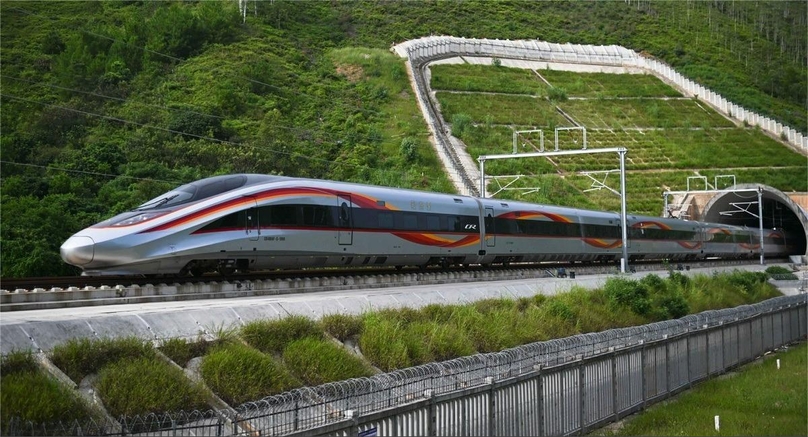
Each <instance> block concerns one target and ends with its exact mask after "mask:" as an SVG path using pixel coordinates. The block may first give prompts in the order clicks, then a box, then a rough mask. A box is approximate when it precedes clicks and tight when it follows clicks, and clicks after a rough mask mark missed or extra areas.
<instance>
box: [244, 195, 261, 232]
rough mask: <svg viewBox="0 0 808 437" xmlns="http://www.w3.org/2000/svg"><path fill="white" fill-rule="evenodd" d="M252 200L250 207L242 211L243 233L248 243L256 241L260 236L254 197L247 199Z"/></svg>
mask: <svg viewBox="0 0 808 437" xmlns="http://www.w3.org/2000/svg"><path fill="white" fill-rule="evenodd" d="M249 199H251V200H252V202H251V203H250V207H249V208H247V209H245V210H244V232H245V233H246V234H247V238H249V239H250V241H258V238H259V237H260V236H261V229H260V228H259V227H258V208H256V207H255V206H256V201H255V197H249Z"/></svg>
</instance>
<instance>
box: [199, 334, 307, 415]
mask: <svg viewBox="0 0 808 437" xmlns="http://www.w3.org/2000/svg"><path fill="white" fill-rule="evenodd" d="M200 372H201V374H202V378H203V379H204V380H205V383H206V384H207V385H208V387H210V388H211V390H213V391H214V392H216V394H218V395H219V397H221V398H222V399H223V400H224V401H225V402H227V403H228V404H230V405H232V406H236V405H241V404H243V403H244V402H248V401H256V400H259V399H262V398H264V397H266V396H270V395H274V394H278V393H283V392H285V391H288V390H291V389H293V388H295V387H299V386H300V385H301V384H300V381H298V380H297V379H296V378H295V377H294V376H292V375H291V374H290V373H289V371H288V370H287V369H286V367H285V366H284V365H283V364H281V363H279V362H277V361H275V359H273V358H272V357H271V356H269V355H266V354H263V353H261V352H260V351H257V350H255V349H253V348H251V347H249V346H246V345H244V344H241V343H229V344H224V345H221V346H216V347H214V348H213V350H212V351H211V352H210V353H208V355H206V356H205V358H204V359H203V360H202V366H201V367H200Z"/></svg>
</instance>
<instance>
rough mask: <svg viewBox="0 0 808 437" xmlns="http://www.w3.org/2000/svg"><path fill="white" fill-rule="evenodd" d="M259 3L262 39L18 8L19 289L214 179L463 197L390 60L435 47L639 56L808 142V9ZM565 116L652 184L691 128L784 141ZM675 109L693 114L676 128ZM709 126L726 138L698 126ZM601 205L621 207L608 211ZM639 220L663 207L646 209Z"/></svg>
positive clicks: (252, 14)
mask: <svg viewBox="0 0 808 437" xmlns="http://www.w3.org/2000/svg"><path fill="white" fill-rule="evenodd" d="M248 3H249V11H248V13H247V14H246V22H245V23H242V17H241V14H240V13H239V11H238V2H236V1H235V0H234V1H221V2H207V1H167V2H149V1H105V2H91V1H87V2H17V1H13V2H12V1H7V2H2V3H0V57H1V59H0V61H1V62H0V74H1V75H2V76H1V77H0V80H1V81H2V91H0V103H1V104H2V111H0V117H1V118H0V123H1V127H2V136H1V137H0V161H2V162H0V165H2V167H1V168H0V177H1V178H2V180H0V190H2V192H1V193H2V205H1V206H0V207H1V209H0V214H2V225H0V240H1V241H2V256H1V257H0V268H2V273H1V274H2V276H3V277H17V276H43V275H62V274H70V273H75V272H76V271H75V270H74V269H72V268H71V267H69V266H66V265H65V264H64V263H62V261H61V260H60V259H59V256H58V247H59V245H60V244H61V243H62V242H63V241H64V240H65V239H66V238H67V237H68V236H69V235H71V234H72V233H74V232H76V231H77V230H79V229H81V228H83V227H85V226H88V225H90V224H92V223H94V222H97V221H99V220H101V219H103V218H106V217H108V216H110V215H111V214H114V213H117V212H120V211H123V210H126V209H128V208H131V207H133V206H135V205H137V204H139V203H141V202H143V201H145V200H147V199H149V198H151V197H152V196H154V195H156V194H158V193H160V192H163V191H165V190H167V189H169V188H171V187H173V186H176V185H178V184H180V183H184V182H188V181H191V180H194V179H198V178H201V177H206V176H211V175H214V174H221V173H229V172H258V173H278V174H286V175H293V176H304V177H317V178H329V179H339V180H351V181H361V182H368V183H374V184H382V185H389V186H402V187H412V188H420V189H427V190H436V191H451V190H452V187H451V185H450V183H449V182H448V177H447V176H446V175H445V174H443V173H442V172H440V171H438V170H437V169H439V168H440V164H439V161H438V160H437V158H436V157H435V155H434V152H433V151H432V148H431V147H430V145H429V142H428V130H427V128H426V125H425V124H424V121H423V118H422V116H421V114H420V111H419V109H418V107H417V105H416V102H415V99H414V96H413V94H412V90H411V87H410V85H409V80H408V77H407V74H406V69H405V65H404V62H403V61H402V60H401V59H399V58H397V57H395V56H394V55H392V54H391V53H390V52H389V50H388V49H389V47H390V45H391V44H393V43H399V42H402V41H405V40H408V39H412V38H419V37H423V36H428V35H431V34H447V35H455V36H465V37H475V38H476V37H479V38H501V39H502V38H510V39H530V38H536V39H542V40H546V41H550V42H560V43H564V42H571V43H580V44H603V45H608V44H620V45H623V46H625V47H628V48H630V49H633V50H636V51H640V52H644V53H646V54H648V55H651V56H655V57H657V58H659V59H661V60H663V61H665V62H667V63H669V64H671V65H673V66H674V67H676V68H677V69H678V70H679V71H680V72H682V73H683V74H685V75H686V76H688V77H690V78H691V79H693V80H695V81H697V82H699V83H701V84H703V85H705V86H707V87H710V88H712V89H713V90H715V91H717V92H719V93H721V94H722V95H724V96H725V97H727V98H728V99H730V100H732V101H733V102H735V103H738V104H740V105H742V106H744V107H747V108H749V109H753V110H756V111H759V112H761V113H763V114H765V115H768V116H771V117H774V118H776V119H778V120H780V121H782V122H783V123H785V124H787V125H790V126H792V127H795V128H797V129H799V130H801V131H804V132H808V128H807V127H806V124H808V122H807V121H806V120H808V116H806V114H807V112H806V90H807V89H808V84H807V83H806V82H807V80H806V76H807V74H806V53H807V52H808V51H807V50H806V40H805V38H804V35H805V34H806V28H807V24H806V16H807V15H808V14H806V8H808V6H806V3H805V2H802V1H794V2H762V1H760V2H734V1H715V2H709V3H707V2H648V1H627V2H622V1H621V2H618V1H609V2H527V1H524V2H523V1H515V2H488V1H463V2H454V1H449V2H446V1H434V2H395V1H382V2H362V1H357V2H345V1H333V2H297V1H290V0H274V1H272V2H248ZM254 8H257V10H256V9H254ZM555 80H557V81H558V82H557V83H558V84H559V85H558V86H560V87H564V88H566V90H567V93H568V95H570V96H573V95H580V96H583V97H588V98H590V99H595V100H597V99H601V98H602V99H608V98H611V97H612V96H611V95H610V94H609V92H611V91H604V90H603V89H601V88H598V86H595V85H592V84H590V85H587V87H586V88H582V89H580V90H577V89H575V88H574V86H575V84H576V82H577V80H578V79H576V78H567V79H566V80H571V81H572V82H571V83H570V84H564V82H562V81H563V80H565V79H564V78H555ZM468 82H469V83H470V84H471V85H469V86H470V87H472V88H467V89H464V91H477V90H476V89H474V88H473V87H474V86H485V83H484V82H485V78H482V79H475V80H472V79H469V81H468ZM478 82H479V83H478ZM551 83H552V81H551ZM615 86H616V87H617V84H615ZM618 88H619V87H618ZM640 88H642V89H644V90H646V91H642V90H639V91H638V90H636V89H635V90H632V91H633V92H640V93H642V92H651V93H661V94H654V95H655V96H656V95H664V96H666V97H671V96H668V95H667V94H665V93H670V90H665V91H659V90H658V89H659V88H660V87H659V86H658V85H655V84H643V85H642V86H641V87H640ZM504 92H508V93H512V94H514V95H512V96H508V97H507V98H503V99H502V101H501V103H498V104H502V105H509V107H510V108H513V109H512V112H513V113H514V114H517V113H519V111H528V110H529V111H534V113H531V114H528V115H529V116H530V117H534V118H532V119H530V120H527V121H525V124H526V125H533V124H534V123H535V121H534V119H535V117H536V115H535V114H539V116H541V111H543V110H544V109H543V107H542V104H540V103H536V104H535V106H534V107H529V108H524V107H522V106H523V105H521V104H520V102H521V101H523V100H524V99H525V98H527V97H528V96H531V98H533V99H534V100H537V99H536V98H535V97H537V96H540V95H541V92H542V91H541V90H540V89H539V88H537V89H536V90H535V91H525V90H524V89H522V88H519V87H518V86H516V87H515V88H514V89H509V90H507V91H504ZM615 92H617V91H615ZM576 93H578V94H576ZM444 97H445V96H441V98H444ZM451 98H455V99H463V98H473V96H471V97H469V96H466V95H463V94H457V95H454V94H453V95H452V97H451ZM508 99H511V100H508ZM455 103H456V104H459V105H462V104H463V102H462V101H459V100H458V101H456V102H455ZM493 103H494V102H492V104H493ZM615 103H616V102H615ZM563 104H564V105H568V109H569V111H572V112H574V113H576V114H577V115H576V116H578V117H580V118H581V120H586V123H587V124H589V123H592V125H593V127H594V126H597V127H599V128H602V129H603V131H602V134H603V136H600V135H593V136H591V137H590V140H591V141H593V142H595V141H599V142H601V143H603V144H614V143H615V142H619V141H623V139H621V138H620V136H621V135H630V136H631V138H632V139H636V140H637V141H639V140H640V138H642V139H643V140H646V139H650V141H649V142H647V143H642V144H643V146H642V147H643V148H644V149H645V148H647V149H649V153H648V154H647V155H643V157H642V158H641V160H642V161H643V165H650V166H648V167H646V168H647V169H649V170H652V169H654V167H653V165H651V164H648V163H650V162H654V159H658V160H663V161H672V162H673V164H672V166H671V168H670V169H668V171H680V170H681V171H683V172H684V173H687V172H688V171H690V169H692V168H693V167H692V166H690V165H687V164H682V162H681V161H682V160H684V159H690V158H694V157H693V156H692V155H693V154H692V153H690V152H684V153H677V152H676V150H677V147H678V146H680V145H681V144H679V143H678V142H677V137H676V134H673V133H671V132H674V131H673V130H671V131H670V132H669V131H668V128H670V129H677V128H678V129H680V131H681V132H680V133H679V135H683V136H684V138H683V140H684V141H694V142H698V141H701V142H703V143H705V144H707V143H709V141H707V140H704V139H703V138H702V136H708V137H716V136H722V135H739V136H740V137H741V138H742V139H743V140H744V141H746V140H747V137H748V141H751V142H764V143H765V142H766V141H767V140H765V139H762V138H760V137H759V135H757V134H754V133H753V132H750V131H749V130H744V129H739V130H738V132H735V130H734V129H733V128H730V129H731V130H732V133H730V132H728V131H727V130H726V128H727V126H722V125H721V123H723V122H722V119H721V117H719V116H717V115H712V116H710V117H708V118H705V117H703V116H697V115H696V114H699V115H700V113H699V112H698V111H699V110H698V108H697V107H694V106H693V105H695V103H694V102H692V101H689V100H664V101H663V100H662V99H656V98H655V99H650V100H649V101H644V100H643V101H637V102H619V104H617V103H616V104H614V105H609V109H608V110H607V111H605V112H603V111H600V108H599V105H592V101H589V100H575V99H569V100H567V101H566V102H564V103H563ZM637 105H640V106H637ZM642 105H656V106H655V108H656V109H654V107H653V106H651V107H646V106H642ZM449 106H451V104H450V105H449ZM461 107H462V106H461ZM565 110H567V109H565ZM652 110H653V111H652ZM654 111H656V114H657V115H656V116H653V113H654ZM671 111H685V112H686V113H691V114H692V117H690V118H686V119H681V120H680V119H673V120H671V119H669V118H667V117H666V114H667V113H669V112H671ZM456 112H457V111H456ZM637 112H640V113H643V114H645V115H644V117H645V118H643V119H642V120H640V119H638V118H636V116H635V115H634V114H635V113H637ZM649 114H651V115H649ZM467 115H468V116H470V117H472V118H473V117H475V116H476V115H475V114H467ZM483 121H485V122H488V120H485V119H484V120H483ZM500 121H501V123H502V124H512V123H522V122H523V121H521V120H519V119H516V118H514V119H511V118H508V119H503V120H500ZM500 121H494V120H491V121H490V123H489V124H491V126H490V127H486V129H487V131H486V132H485V135H483V136H482V137H484V138H481V139H485V138H492V139H493V138H495V137H497V136H503V137H504V139H505V141H497V143H496V146H494V143H493V140H486V141H492V142H491V143H490V144H488V145H485V144H470V147H471V148H476V147H479V148H493V147H503V145H505V146H507V145H508V144H510V136H509V135H510V134H509V133H507V132H504V131H500V129H502V128H501V127H500V126H497V124H499V123H500ZM551 122H552V123H563V120H556V121H551V120H550V121H547V123H551ZM629 123H634V124H637V123H645V124H649V125H651V126H660V125H661V127H664V128H666V130H665V133H664V134H663V133H660V132H658V131H646V132H644V133H645V135H644V136H639V134H636V131H631V130H621V129H620V128H624V127H626V125H628V124H629ZM704 123H707V125H708V126H707V127H708V128H707V129H703V130H700V131H690V130H688V129H687V128H688V127H693V126H698V127H705V126H702V125H703V124H704ZM607 128H608V129H607ZM722 129H724V130H722ZM654 132H656V133H654ZM635 134H636V135H635ZM688 135H690V136H692V139H691V137H690V136H688ZM612 136H615V137H616V138H614V139H613V138H612ZM610 141H613V142H610ZM766 147H768V146H766ZM728 153H729V152H728ZM778 153H780V152H778ZM707 155H709V153H707ZM730 156H732V157H733V158H735V157H736V156H737V154H732V155H730ZM778 156H779V155H778ZM708 157H709V156H708ZM694 159H696V158H694ZM638 160H640V157H639V156H638ZM803 164H804V161H803ZM564 165H568V166H569V167H568V168H564V167H563V166H562V170H564V171H574V168H573V167H572V164H564ZM604 165H605V164H604ZM638 165H639V163H638ZM696 165H697V166H701V165H702V164H701V163H700V161H699V162H698V163H697V164H696ZM722 165H723V164H722ZM778 165H782V166H785V167H788V166H789V165H786V164H778ZM793 165H800V164H799V163H796V164H793ZM713 167H714V165H712V164H710V165H708V166H707V167H706V168H713ZM747 167H754V168H747ZM743 171H749V172H753V173H754V172H760V173H754V174H752V176H754V177H756V176H757V175H758V174H761V175H763V174H765V171H764V170H762V167H757V165H745V164H744V170H743ZM773 172H774V174H772V175H771V176H772V177H773V178H780V177H783V176H782V175H783V174H784V173H783V172H781V171H779V170H773ZM785 179H786V180H790V179H788V178H785ZM677 180H680V181H681V180H683V179H681V178H679V179H677ZM558 181H561V182H563V186H562V187H560V188H563V190H562V189H559V190H556V191H559V192H561V191H563V192H569V193H570V195H571V196H581V194H580V189H581V186H580V184H579V183H578V182H574V181H570V182H567V181H566V178H565V179H563V180H562V179H559V178H557V177H555V179H553V180H550V181H548V182H547V183H548V184H560V183H561V182H558ZM671 181H673V179H671ZM762 182H766V180H762ZM672 183H673V182H672ZM769 183H770V184H771V185H774V186H776V187H778V188H782V189H790V188H789V187H788V186H786V185H787V184H783V185H778V184H777V183H772V182H769ZM788 183H791V182H788ZM672 188H676V187H672ZM679 188H681V186H680V187H679ZM793 189H804V188H801V187H799V186H795V187H794V188H793ZM587 199H588V197H587ZM553 200H555V199H553ZM563 201H564V200H563V199H559V200H558V203H562V202H563ZM588 202H590V204H591V205H592V206H593V207H601V206H600V205H603V206H602V207H605V208H611V207H610V204H609V201H608V200H604V201H603V203H597V202H599V201H597V200H588ZM649 202H650V201H649ZM643 205H645V204H643ZM635 210H636V211H646V210H647V211H650V210H652V208H651V205H650V203H649V204H648V205H645V206H641V205H639V204H638V205H637V206H636V209H635Z"/></svg>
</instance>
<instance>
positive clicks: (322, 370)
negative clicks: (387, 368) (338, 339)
mask: <svg viewBox="0 0 808 437" xmlns="http://www.w3.org/2000/svg"><path fill="white" fill-rule="evenodd" d="M283 362H284V364H285V365H286V366H287V367H288V368H289V369H291V371H292V373H293V374H294V375H295V376H296V377H297V378H298V379H300V380H301V381H303V383H304V384H306V385H308V386H316V385H320V384H325V383H328V382H335V381H343V380H346V379H351V378H359V377H367V376H371V375H372V374H373V371H372V369H371V368H370V367H369V366H368V365H367V364H366V363H365V362H363V361H362V360H361V359H360V358H359V357H357V356H356V355H353V354H352V353H351V352H349V351H348V350H347V349H344V348H341V347H340V346H338V345H336V344H334V343H332V342H331V341H329V340H323V339H317V338H312V337H306V338H304V339H301V340H296V341H293V342H291V343H289V345H287V346H286V348H285V349H284V350H283Z"/></svg>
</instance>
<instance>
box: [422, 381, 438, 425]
mask: <svg viewBox="0 0 808 437" xmlns="http://www.w3.org/2000/svg"><path fill="white" fill-rule="evenodd" d="M433 394H434V393H433V391H432V389H426V390H424V397H425V398H427V400H428V401H429V402H427V406H426V411H427V416H428V417H427V422H426V434H427V435H435V428H436V425H437V424H436V422H437V421H438V418H437V412H436V411H435V397H434V395H433Z"/></svg>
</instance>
